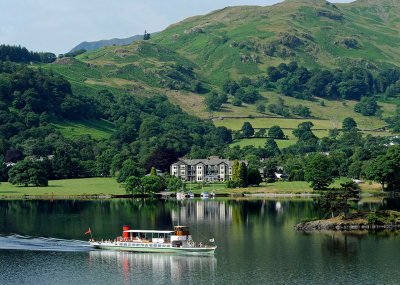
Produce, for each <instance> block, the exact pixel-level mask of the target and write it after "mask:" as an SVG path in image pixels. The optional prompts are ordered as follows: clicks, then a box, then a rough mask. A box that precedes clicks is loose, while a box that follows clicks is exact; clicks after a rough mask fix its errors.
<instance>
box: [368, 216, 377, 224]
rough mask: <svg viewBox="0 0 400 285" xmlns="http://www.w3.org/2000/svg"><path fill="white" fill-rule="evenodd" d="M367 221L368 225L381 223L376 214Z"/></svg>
mask: <svg viewBox="0 0 400 285" xmlns="http://www.w3.org/2000/svg"><path fill="white" fill-rule="evenodd" d="M366 219H367V222H368V224H376V223H377V222H378V221H379V217H378V216H377V215H374V214H371V215H369V216H368V217H367V218H366Z"/></svg>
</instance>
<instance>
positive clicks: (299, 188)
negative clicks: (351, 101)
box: [0, 178, 381, 198]
mask: <svg viewBox="0 0 400 285" xmlns="http://www.w3.org/2000/svg"><path fill="white" fill-rule="evenodd" d="M345 181H349V179H348V178H341V179H340V180H338V179H336V180H335V182H334V184H333V185H332V186H333V187H339V186H340V183H342V182H345ZM360 187H361V189H362V190H363V193H381V188H380V184H378V183H372V184H371V185H370V184H369V183H368V181H366V183H363V184H360ZM190 189H191V190H192V192H193V193H195V194H200V193H201V192H202V191H208V192H212V191H213V190H215V192H216V193H243V192H245V191H246V192H250V193H253V194H254V193H278V194H279V193H280V194H294V193H296V192H301V193H310V194H312V193H314V191H313V190H312V189H311V188H310V187H309V183H308V182H305V181H294V182H275V183H268V184H267V185H265V183H262V184H261V185H260V186H259V187H249V188H236V189H227V188H225V183H215V184H214V185H213V184H208V185H206V186H204V187H202V186H201V185H200V184H196V183H192V184H187V185H186V191H185V192H186V193H188V192H189V190H190ZM124 194H126V193H125V191H124V189H123V188H122V187H121V185H120V184H119V183H117V181H116V180H115V179H114V178H83V179H65V180H52V181H49V187H33V186H30V187H24V186H15V185H11V184H10V183H8V182H3V183H2V184H1V187H0V198H7V197H15V196H90V195H93V196H94V195H124Z"/></svg>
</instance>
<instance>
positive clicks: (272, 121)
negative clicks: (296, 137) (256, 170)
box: [214, 118, 342, 132]
mask: <svg viewBox="0 0 400 285" xmlns="http://www.w3.org/2000/svg"><path fill="white" fill-rule="evenodd" d="M309 121H311V122H312V123H313V124H314V127H313V129H325V130H328V129H333V127H332V123H331V122H330V121H329V120H313V119H299V120H297V119H287V118H281V119H277V118H254V119H252V118H240V119H224V120H222V121H214V124H215V126H216V127H219V126H225V127H227V128H228V129H231V130H235V131H236V130H240V129H241V128H242V126H243V123H244V122H249V123H250V124H251V125H252V126H253V128H271V127H272V126H275V125H278V126H280V127H281V128H293V129H295V128H297V126H298V125H299V124H300V123H302V122H309ZM341 126H342V124H341V123H340V127H341ZM340 127H339V128H340ZM283 131H285V130H283ZM286 131H287V130H286ZM289 132H291V130H289Z"/></svg>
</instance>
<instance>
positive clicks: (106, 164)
mask: <svg viewBox="0 0 400 285" xmlns="http://www.w3.org/2000/svg"><path fill="white" fill-rule="evenodd" d="M96 162H97V163H96V172H97V173H96V174H97V175H98V176H110V169H111V162H112V158H111V157H110V156H108V155H107V154H106V153H103V154H102V155H100V156H97V157H96Z"/></svg>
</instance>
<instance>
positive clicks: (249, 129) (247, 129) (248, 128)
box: [242, 122, 254, 137]
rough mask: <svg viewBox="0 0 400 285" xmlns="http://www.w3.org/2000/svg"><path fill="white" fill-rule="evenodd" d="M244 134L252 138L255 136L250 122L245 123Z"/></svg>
mask: <svg viewBox="0 0 400 285" xmlns="http://www.w3.org/2000/svg"><path fill="white" fill-rule="evenodd" d="M242 133H243V136H245V137H251V136H253V135H254V129H253V126H252V125H251V124H250V123H249V122H244V123H243V126H242Z"/></svg>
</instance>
